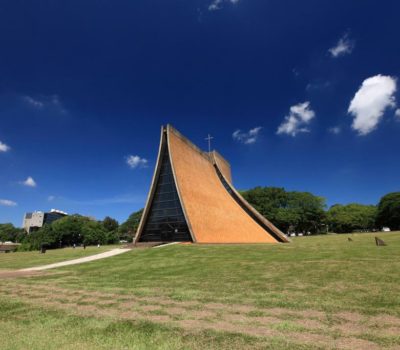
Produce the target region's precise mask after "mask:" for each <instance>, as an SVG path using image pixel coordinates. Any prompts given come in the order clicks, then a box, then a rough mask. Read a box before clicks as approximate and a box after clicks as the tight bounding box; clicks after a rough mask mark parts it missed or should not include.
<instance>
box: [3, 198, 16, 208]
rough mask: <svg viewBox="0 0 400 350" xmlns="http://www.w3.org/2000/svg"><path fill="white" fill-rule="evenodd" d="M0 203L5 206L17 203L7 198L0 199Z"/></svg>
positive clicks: (12, 205) (13, 205)
mask: <svg viewBox="0 0 400 350" xmlns="http://www.w3.org/2000/svg"><path fill="white" fill-rule="evenodd" d="M0 205H4V206H5V207H15V206H16V205H17V203H16V202H14V201H10V200H9V199H0Z"/></svg>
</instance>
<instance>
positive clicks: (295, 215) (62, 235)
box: [0, 187, 400, 249]
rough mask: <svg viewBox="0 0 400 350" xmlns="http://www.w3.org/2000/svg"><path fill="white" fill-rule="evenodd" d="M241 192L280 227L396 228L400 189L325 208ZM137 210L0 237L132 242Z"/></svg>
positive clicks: (61, 243)
mask: <svg viewBox="0 0 400 350" xmlns="http://www.w3.org/2000/svg"><path fill="white" fill-rule="evenodd" d="M241 194H242V196H243V197H244V198H245V199H246V200H247V201H248V202H249V203H250V204H251V205H252V206H254V208H256V209H257V210H258V211H259V212H260V213H261V214H262V215H263V216H265V217H266V218H268V219H269V220H270V221H271V222H272V223H274V224H275V225H276V226H277V227H278V228H279V229H280V230H281V231H283V232H285V233H290V232H304V233H307V232H310V233H313V234H315V233H327V232H328V231H329V232H336V233H346V232H354V231H372V230H380V229H382V227H389V228H390V229H391V230H400V192H393V193H389V194H387V195H385V196H383V197H382V198H381V200H380V201H379V203H378V204H377V205H364V204H358V203H351V204H346V205H342V204H335V205H332V206H331V207H330V208H329V209H327V207H326V200H325V198H323V197H320V196H316V195H314V194H312V193H309V192H298V191H286V190H285V189H284V188H278V187H255V188H253V189H250V190H247V191H242V192H241ZM142 213H143V209H142V210H139V211H137V212H134V213H132V214H131V215H130V216H129V218H128V219H127V220H126V221H125V222H124V223H122V224H119V223H118V221H117V220H115V219H113V218H111V217H109V216H107V217H106V218H105V219H104V220H102V221H93V220H91V219H90V218H88V217H85V216H81V215H78V214H75V215H69V216H65V217H63V218H61V219H59V220H57V221H54V222H53V223H52V224H51V225H45V226H44V227H42V228H41V229H39V230H38V231H36V232H33V233H31V234H29V235H28V234H26V233H25V231H24V230H23V229H20V228H16V227H14V226H13V225H12V224H10V223H7V224H0V241H2V242H5V241H12V242H19V243H22V249H39V248H40V246H41V244H43V243H46V244H47V245H48V247H50V248H58V247H65V246H72V245H74V244H76V245H80V244H85V245H95V244H112V243H118V242H120V241H127V242H132V240H133V238H134V236H135V234H136V230H137V228H138V226H139V222H140V218H141V216H142Z"/></svg>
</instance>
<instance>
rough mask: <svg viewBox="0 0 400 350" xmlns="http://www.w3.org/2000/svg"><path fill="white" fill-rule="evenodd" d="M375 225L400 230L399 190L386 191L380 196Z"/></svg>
mask: <svg viewBox="0 0 400 350" xmlns="http://www.w3.org/2000/svg"><path fill="white" fill-rule="evenodd" d="M376 225H377V227H379V228H382V227H385V226H387V227H389V228H390V229H391V230H400V192H392V193H388V194H386V195H385V196H383V197H382V198H381V200H380V201H379V204H378V213H377V216H376Z"/></svg>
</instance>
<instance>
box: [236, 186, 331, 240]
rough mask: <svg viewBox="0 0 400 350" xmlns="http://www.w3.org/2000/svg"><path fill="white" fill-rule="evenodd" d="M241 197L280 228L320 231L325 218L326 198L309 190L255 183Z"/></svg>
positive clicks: (285, 229)
mask: <svg viewBox="0 0 400 350" xmlns="http://www.w3.org/2000/svg"><path fill="white" fill-rule="evenodd" d="M242 195H243V197H244V198H245V199H246V200H247V201H248V202H249V203H250V204H251V205H253V206H254V208H255V209H257V210H258V211H259V212H260V213H261V214H262V215H263V216H265V217H266V218H268V220H270V221H271V222H273V223H274V224H275V225H276V226H277V227H278V228H279V229H281V230H282V231H283V232H288V231H289V230H290V228H292V229H293V230H296V231H298V232H300V231H304V232H308V231H310V232H313V233H315V232H319V231H320V230H321V227H322V224H323V223H324V220H325V211H324V208H325V199H324V198H322V197H318V196H314V195H313V194H311V193H309V192H286V191H285V189H284V188H277V187H256V188H253V189H250V190H248V191H243V192H242Z"/></svg>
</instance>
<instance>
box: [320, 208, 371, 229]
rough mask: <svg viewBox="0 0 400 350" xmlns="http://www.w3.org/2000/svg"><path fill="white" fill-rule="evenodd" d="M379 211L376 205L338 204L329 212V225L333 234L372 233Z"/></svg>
mask: <svg viewBox="0 0 400 350" xmlns="http://www.w3.org/2000/svg"><path fill="white" fill-rule="evenodd" d="M376 213H377V209H376V206H374V205H363V204H358V203H351V204H347V205H341V204H336V205H333V206H332V207H330V208H329V210H328V212H327V223H328V225H329V228H330V230H331V231H333V232H337V233H346V232H353V231H370V230H372V229H373V228H374V227H375V218H376Z"/></svg>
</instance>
